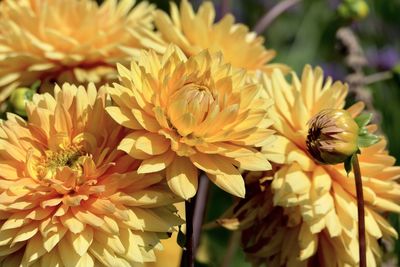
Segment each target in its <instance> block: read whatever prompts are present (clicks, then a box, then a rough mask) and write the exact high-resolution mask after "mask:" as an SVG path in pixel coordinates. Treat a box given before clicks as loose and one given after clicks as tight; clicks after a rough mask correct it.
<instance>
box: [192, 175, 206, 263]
mask: <svg viewBox="0 0 400 267" xmlns="http://www.w3.org/2000/svg"><path fill="white" fill-rule="evenodd" d="M199 180H200V181H199V188H198V190H197V196H196V198H197V200H196V206H195V207H194V214H193V254H194V255H196V250H197V246H198V245H199V240H200V233H201V230H202V224H203V219H204V211H205V209H206V204H207V196H208V188H209V185H210V180H209V179H208V177H207V176H206V175H205V174H204V173H202V174H201V175H200V178H199Z"/></svg>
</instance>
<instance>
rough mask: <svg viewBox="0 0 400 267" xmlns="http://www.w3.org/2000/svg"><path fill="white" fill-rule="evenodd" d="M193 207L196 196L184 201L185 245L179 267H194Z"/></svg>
mask: <svg viewBox="0 0 400 267" xmlns="http://www.w3.org/2000/svg"><path fill="white" fill-rule="evenodd" d="M195 205H196V196H194V197H193V198H192V199H189V200H186V201H185V217H186V244H185V249H184V250H183V253H182V260H181V267H194V253H193V245H194V243H193V214H194V208H195Z"/></svg>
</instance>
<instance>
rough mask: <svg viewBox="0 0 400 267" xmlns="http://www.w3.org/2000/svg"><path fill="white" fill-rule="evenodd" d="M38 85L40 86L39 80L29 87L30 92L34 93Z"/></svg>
mask: <svg viewBox="0 0 400 267" xmlns="http://www.w3.org/2000/svg"><path fill="white" fill-rule="evenodd" d="M40 84H41V81H40V80H37V81H36V82H34V83H33V84H32V85H31V90H32V91H34V92H36V91H37V90H38V89H39V87H40Z"/></svg>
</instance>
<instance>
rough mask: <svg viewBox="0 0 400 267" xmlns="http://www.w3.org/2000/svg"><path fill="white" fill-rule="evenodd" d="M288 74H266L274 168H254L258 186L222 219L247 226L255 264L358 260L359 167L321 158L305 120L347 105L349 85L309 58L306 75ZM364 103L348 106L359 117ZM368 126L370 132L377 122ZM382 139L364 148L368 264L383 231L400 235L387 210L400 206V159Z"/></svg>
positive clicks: (375, 260) (375, 258)
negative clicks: (313, 150) (348, 168)
mask: <svg viewBox="0 0 400 267" xmlns="http://www.w3.org/2000/svg"><path fill="white" fill-rule="evenodd" d="M291 80H292V82H287V81H286V80H285V78H284V76H283V74H282V73H281V71H279V70H276V71H274V73H273V74H272V77H271V78H270V79H269V78H266V77H264V82H265V84H266V88H267V95H268V96H269V97H271V98H273V99H275V104H274V105H273V107H272V108H271V117H272V118H274V119H275V120H276V121H275V124H274V128H275V130H276V131H277V140H276V142H274V143H273V145H271V146H268V147H264V148H263V153H265V154H266V155H268V158H269V160H270V161H271V162H273V163H274V164H273V165H274V166H276V168H275V170H274V172H273V173H264V174H260V173H258V174H252V175H253V176H256V177H257V175H258V178H257V179H255V178H254V177H253V178H251V179H250V178H249V179H248V180H250V181H254V180H256V181H257V183H258V184H257V183H256V184H257V185H256V186H255V188H256V190H253V191H254V193H253V194H251V196H250V197H249V199H248V200H244V201H242V203H240V204H238V206H236V207H235V209H233V210H232V212H233V215H232V214H231V217H233V218H234V219H233V220H225V221H223V222H224V223H225V224H227V225H228V227H240V228H241V229H245V231H244V232H243V237H244V240H243V245H244V247H245V249H246V253H247V255H248V256H249V259H251V260H252V261H253V263H254V265H255V266H259V265H262V264H267V265H268V266H272V267H274V266H276V267H280V266H296V267H297V266H324V267H331V266H332V267H337V266H346V267H347V266H358V262H359V258H358V229H357V221H358V219H357V199H356V189H355V185H354V175H353V173H350V174H349V176H347V174H346V172H345V170H344V167H343V165H342V164H337V165H320V164H319V163H318V161H316V160H315V159H314V158H313V157H312V156H311V155H310V154H308V152H307V147H306V138H307V131H308V125H307V122H308V121H309V120H310V119H311V118H312V117H313V116H314V115H315V114H317V113H318V112H319V111H321V110H324V109H341V108H343V106H344V104H345V102H344V99H345V97H346V95H347V86H346V85H343V84H342V83H340V82H336V83H333V84H332V80H331V79H330V78H328V79H327V80H326V81H325V82H324V77H323V73H322V70H321V69H319V68H317V69H315V70H312V69H311V68H310V67H309V66H307V67H305V69H304V71H303V75H302V77H301V80H299V79H298V78H297V76H296V75H294V74H293V75H292V79H291ZM363 108H364V106H363V104H362V103H357V104H355V105H353V106H351V107H350V108H348V109H347V111H348V112H349V113H350V114H351V116H352V117H355V116H357V115H358V114H359V113H360V112H361V111H362V110H363ZM368 128H369V130H370V131H371V132H372V131H374V130H375V128H376V127H375V126H369V127H368ZM385 147H386V141H385V139H384V138H382V140H381V141H380V142H379V143H376V144H374V145H372V146H370V147H367V148H362V149H361V155H359V162H360V167H361V172H362V175H363V177H362V180H363V192H364V198H365V213H366V218H365V219H366V240H367V261H368V266H377V265H379V261H380V256H381V252H380V248H379V244H378V239H380V238H382V237H390V236H392V237H397V233H396V231H395V230H394V229H393V228H392V227H391V226H390V224H389V223H388V222H387V221H386V220H385V218H384V217H383V216H382V213H383V212H400V206H399V200H400V186H399V184H398V183H397V182H396V181H395V180H396V179H397V178H399V177H400V168H399V167H395V166H393V165H394V163H395V159H394V158H393V157H391V156H390V155H388V152H387V151H386V149H385ZM257 203H258V206H257ZM259 203H262V204H261V205H260V204H259ZM252 218H253V219H252ZM246 229H247V230H246ZM250 229H251V231H250ZM251 232H253V233H254V234H251ZM250 235H252V236H250ZM268 240H271V241H269V242H268Z"/></svg>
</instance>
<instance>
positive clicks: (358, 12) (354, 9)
mask: <svg viewBox="0 0 400 267" xmlns="http://www.w3.org/2000/svg"><path fill="white" fill-rule="evenodd" d="M338 13H339V15H340V16H341V17H342V18H345V19H356V20H360V19H363V18H365V17H366V16H367V15H368V13H369V7H368V4H367V3H366V2H365V1H364V0H345V1H343V2H342V3H341V4H340V5H339V7H338Z"/></svg>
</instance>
